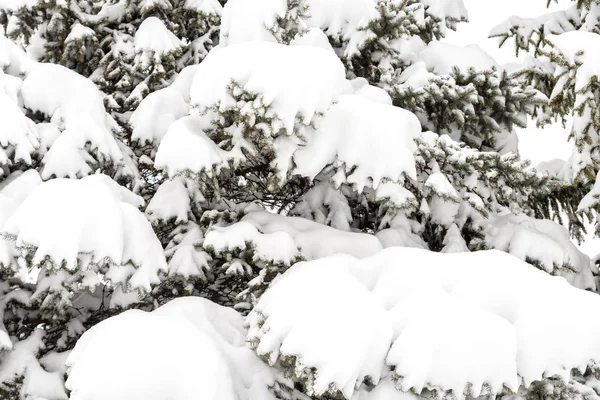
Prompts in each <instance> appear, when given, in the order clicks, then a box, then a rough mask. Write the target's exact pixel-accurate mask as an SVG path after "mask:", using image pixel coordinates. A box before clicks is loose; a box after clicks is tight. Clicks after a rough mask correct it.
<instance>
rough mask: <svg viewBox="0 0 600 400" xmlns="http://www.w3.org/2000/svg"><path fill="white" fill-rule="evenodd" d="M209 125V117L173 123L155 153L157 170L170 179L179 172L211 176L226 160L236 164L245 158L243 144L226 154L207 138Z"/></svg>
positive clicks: (197, 117)
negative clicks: (206, 131)
mask: <svg viewBox="0 0 600 400" xmlns="http://www.w3.org/2000/svg"><path fill="white" fill-rule="evenodd" d="M210 122H211V121H210V120H209V119H208V118H206V117H199V116H197V115H190V116H186V117H183V118H181V119H179V120H177V121H175V122H174V123H173V124H172V125H171V126H170V127H169V129H168V130H167V133H166V135H165V137H164V138H163V140H162V141H161V143H160V146H159V148H158V150H157V151H156V160H155V165H156V168H159V169H164V170H166V171H167V174H168V175H169V176H170V177H174V176H176V175H178V174H180V173H182V172H193V173H200V172H206V173H208V174H210V173H211V171H212V169H213V168H214V169H216V170H217V171H218V170H219V169H220V168H221V167H223V166H225V165H228V162H229V161H232V162H234V163H235V162H237V161H239V160H241V159H244V158H245V157H244V154H243V153H242V148H243V147H244V145H245V142H244V141H239V142H238V143H237V144H236V145H235V146H234V147H233V148H232V149H231V150H228V151H226V150H222V149H221V148H220V147H219V146H217V145H216V144H215V142H213V141H212V140H211V139H210V138H209V137H208V136H206V133H205V130H208V129H210V127H211V125H210Z"/></svg>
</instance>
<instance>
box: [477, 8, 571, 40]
mask: <svg viewBox="0 0 600 400" xmlns="http://www.w3.org/2000/svg"><path fill="white" fill-rule="evenodd" d="M580 23H581V17H580V13H579V10H578V9H577V7H576V5H572V6H571V7H569V8H568V9H566V10H561V11H554V12H549V13H545V14H543V15H541V16H539V17H536V18H521V17H518V16H511V17H510V18H508V19H507V20H506V21H503V22H502V23H500V24H498V25H497V26H495V27H494V28H492V29H491V31H490V33H489V37H501V36H502V35H504V34H506V33H508V32H510V31H511V29H514V30H515V31H516V32H517V33H518V35H519V36H520V37H522V38H523V39H525V40H530V39H531V40H534V41H536V40H537V39H538V38H534V39H532V36H533V35H534V33H535V34H536V36H538V35H537V33H536V32H537V31H539V32H541V33H542V34H543V36H544V37H547V36H549V35H559V34H562V33H565V32H570V31H575V30H577V25H579V24H580ZM523 39H521V40H523Z"/></svg>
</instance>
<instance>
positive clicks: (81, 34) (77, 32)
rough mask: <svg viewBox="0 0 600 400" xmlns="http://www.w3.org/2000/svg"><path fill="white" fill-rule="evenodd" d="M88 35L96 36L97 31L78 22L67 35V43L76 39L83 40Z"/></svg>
mask: <svg viewBox="0 0 600 400" xmlns="http://www.w3.org/2000/svg"><path fill="white" fill-rule="evenodd" d="M87 36H91V37H94V36H96V33H95V32H94V30H93V29H91V28H88V27H87V26H83V25H81V24H80V23H79V22H76V23H75V24H73V26H72V27H71V32H69V34H68V35H67V37H66V39H65V43H69V42H71V41H74V40H81V39H83V38H85V37H87Z"/></svg>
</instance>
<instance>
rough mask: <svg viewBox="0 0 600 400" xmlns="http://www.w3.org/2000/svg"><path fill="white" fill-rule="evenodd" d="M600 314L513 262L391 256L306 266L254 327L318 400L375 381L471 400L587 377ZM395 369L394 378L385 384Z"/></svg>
mask: <svg viewBox="0 0 600 400" xmlns="http://www.w3.org/2000/svg"><path fill="white" fill-rule="evenodd" d="M308 293H310V295H307V294H308ZM573 304H577V305H578V306H577V307H573V306H572V305H573ZM598 307H600V298H598V296H597V295H595V294H593V293H590V292H586V291H582V290H579V289H576V288H574V287H573V286H571V285H569V284H568V283H567V282H566V281H565V280H564V279H563V278H560V277H552V276H550V275H548V274H547V273H545V272H542V271H540V270H538V269H536V268H534V267H532V266H531V265H529V264H527V263H525V262H523V261H521V260H519V259H517V258H516V257H513V256H511V255H510V254H507V253H504V252H500V251H481V252H475V253H455V254H443V253H434V252H429V251H426V250H420V249H409V248H391V249H386V250H383V251H381V252H378V253H377V254H375V255H373V256H371V257H367V258H364V259H362V260H359V259H356V258H353V257H351V256H347V255H337V256H332V257H328V258H321V259H319V260H316V261H311V262H305V263H299V264H296V265H295V266H293V267H292V268H291V269H289V270H288V271H287V272H286V273H284V275H283V276H282V277H281V278H279V279H277V280H276V281H275V282H274V283H273V284H272V286H271V287H270V288H269V289H268V290H267V292H266V293H265V294H264V295H263V297H262V298H261V299H260V300H259V302H258V304H257V306H256V307H255V309H254V310H253V311H252V312H251V313H250V315H249V316H248V317H247V320H246V324H247V325H248V327H249V331H248V340H249V341H250V343H253V346H254V348H255V351H256V352H257V354H259V355H265V356H266V357H268V359H269V361H270V362H271V363H274V362H275V361H277V360H282V359H283V358H285V357H291V356H294V357H296V358H295V363H294V362H292V364H290V367H289V368H292V369H294V370H295V371H296V373H301V375H300V378H301V379H302V381H304V382H308V385H309V393H308V394H309V395H319V394H322V393H324V392H327V391H331V390H332V389H337V390H340V391H341V392H342V393H343V394H344V395H345V397H346V398H351V396H352V394H353V393H355V389H358V388H359V387H360V384H361V383H362V380H363V378H364V377H365V376H367V375H368V376H369V377H370V378H371V380H372V381H373V383H375V384H377V383H378V381H379V378H380V377H382V378H384V382H386V380H387V379H390V378H392V379H393V380H396V381H397V387H398V388H400V389H401V390H402V391H405V392H406V391H410V390H414V391H415V392H416V393H420V392H421V390H422V389H429V390H434V389H435V390H441V391H442V392H448V391H452V394H453V395H454V396H455V397H456V398H458V399H463V398H464V396H465V395H472V396H473V397H478V396H479V395H480V394H484V393H490V394H492V395H493V394H495V393H499V392H500V391H501V390H502V389H503V386H506V387H507V388H509V389H511V390H512V391H515V392H516V391H517V389H518V388H519V386H520V385H521V384H524V385H526V386H528V385H529V384H530V383H531V382H532V381H533V380H541V379H542V378H543V377H544V376H552V375H554V374H558V375H559V376H561V377H562V378H563V379H566V380H568V378H569V374H570V373H571V370H572V369H574V368H577V369H580V370H581V371H583V369H585V367H586V366H587V365H588V364H590V363H591V362H592V360H593V359H598V357H600V343H598V341H597V340H596V338H597V336H598V335H599V334H600V316H598V314H597V312H596V311H595V310H597V309H598ZM348 313H349V314H348ZM315 326H318V327H319V329H315V328H314V327H315ZM440 326H443V327H444V329H439V327H440ZM390 329H391V331H390ZM573 330H575V331H576V332H574V331H573ZM573 334H575V335H576V337H578V340H576V341H565V340H564V337H568V336H571V335H573ZM384 365H388V366H389V367H393V372H389V374H388V375H387V376H385V375H386V373H384V375H383V376H382V371H385V368H384ZM449 365H451V366H452V368H448V366H449ZM590 365H591V364H590ZM311 368H315V369H316V370H315V371H314V372H311V371H312V370H311ZM582 368H583V369H582ZM386 385H389V383H387V384H386ZM382 390H383V389H382ZM463 393H464V394H463ZM356 394H357V396H358V398H361V397H360V396H363V394H361V392H360V391H357V392H356Z"/></svg>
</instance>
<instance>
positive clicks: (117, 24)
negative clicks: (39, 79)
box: [0, 0, 222, 122]
mask: <svg viewBox="0 0 600 400" xmlns="http://www.w3.org/2000/svg"><path fill="white" fill-rule="evenodd" d="M221 10H222V6H221V4H219V3H218V2H217V1H216V0H199V1H191V0H177V1H175V2H171V1H154V0H142V1H139V2H138V1H135V2H130V1H125V0H122V1H121V0H120V1H109V2H90V1H71V2H69V3H62V2H54V1H52V2H45V1H43V2H28V3H24V4H22V5H11V6H10V7H8V6H6V7H5V8H3V9H2V10H0V21H2V23H3V25H4V27H5V31H6V33H7V36H8V37H9V38H11V39H12V40H14V41H16V42H17V43H20V44H22V45H23V46H25V48H27V49H28V51H29V52H30V53H31V54H33V55H34V56H35V57H36V58H37V59H38V60H40V61H43V62H51V63H56V64H61V65H64V66H66V67H68V68H70V69H72V70H74V71H76V72H78V73H80V74H82V75H84V76H86V77H90V78H91V79H92V80H93V81H94V82H95V83H96V84H97V85H98V86H99V87H100V89H101V90H102V91H103V92H104V94H105V95H106V98H105V103H106V104H107V105H108V106H109V108H110V109H111V110H114V112H115V114H114V115H115V116H119V115H120V114H121V113H123V112H126V111H131V110H133V109H135V107H136V106H137V104H139V101H140V100H141V99H142V98H143V97H145V96H146V95H147V94H148V93H150V92H152V91H154V90H156V89H160V88H162V87H164V86H166V85H167V84H168V83H170V80H171V79H172V78H173V77H174V76H175V75H176V74H177V73H178V72H179V71H181V69H183V68H184V67H185V66H187V65H191V64H197V63H199V62H200V61H201V60H202V59H203V58H204V56H206V54H207V52H208V50H210V48H211V47H212V46H213V45H215V44H216V43H217V35H218V30H219V24H220V16H221ZM120 119H122V120H123V122H126V120H127V119H126V118H125V119H123V118H120Z"/></svg>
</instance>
